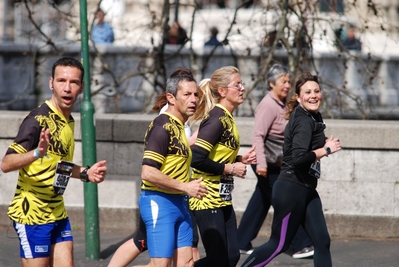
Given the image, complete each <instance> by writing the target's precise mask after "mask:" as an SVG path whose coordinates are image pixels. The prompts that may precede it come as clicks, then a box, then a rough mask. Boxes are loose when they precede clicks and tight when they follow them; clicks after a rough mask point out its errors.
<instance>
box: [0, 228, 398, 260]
mask: <svg viewBox="0 0 399 267" xmlns="http://www.w3.org/2000/svg"><path fill="white" fill-rule="evenodd" d="M73 235H74V240H75V241H74V258H75V267H106V266H107V265H108V262H109V261H110V259H111V257H112V255H113V253H114V252H115V250H116V249H117V248H118V246H119V245H120V244H122V243H123V242H124V241H125V240H127V239H129V238H131V237H132V233H131V232H129V231H127V230H101V231H100V239H101V246H100V247H101V253H100V255H101V260H98V261H92V260H87V259H86V256H85V255H86V253H85V234H84V231H82V230H74V231H73ZM267 240H268V238H267V237H263V236H261V237H258V238H257V239H256V240H255V241H254V245H255V246H256V245H259V244H262V243H264V242H266V241H267ZM200 245H201V244H200ZM200 252H201V255H204V251H203V248H202V247H200ZM331 253H332V258H333V266H335V267H369V266H370V267H396V266H399V239H383V240H365V239H354V238H348V239H334V238H333V239H332V243H331ZM246 257H247V256H246V255H241V259H240V262H239V264H238V266H240V265H241V263H242V262H243V261H244V260H245V258H246ZM148 261H149V258H148V253H147V252H145V253H143V254H141V255H140V256H139V257H138V258H137V259H136V261H134V262H133V263H132V264H131V265H133V264H146V263H148ZM17 266H21V264H20V259H19V247H18V239H17V237H16V234H15V232H14V230H13V229H12V228H10V229H7V228H4V227H0V267H17ZM268 266H286V267H293V266H295V267H298V266H301V267H305V266H306V267H310V266H313V261H312V260H311V259H300V260H298V259H293V258H292V257H291V256H290V255H288V254H281V255H279V256H278V257H277V258H275V259H274V260H273V261H272V262H271V263H270V264H269V265H268Z"/></svg>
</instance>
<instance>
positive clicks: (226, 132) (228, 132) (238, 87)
mask: <svg viewBox="0 0 399 267" xmlns="http://www.w3.org/2000/svg"><path fill="white" fill-rule="evenodd" d="M201 84H202V85H201V87H200V88H201V92H204V96H205V98H206V99H208V100H209V99H213V100H214V101H210V102H213V103H217V104H216V106H215V105H214V104H213V106H214V107H213V108H212V109H211V110H210V111H209V114H206V112H207V111H208V110H207V108H205V109H204V110H203V111H202V112H198V113H201V114H198V113H196V114H194V117H195V119H202V122H201V124H200V127H199V130H198V137H197V140H196V141H195V144H194V146H192V150H193V161H192V163H191V167H193V169H194V175H193V177H195V178H199V177H203V181H202V183H203V184H205V185H206V187H207V190H208V193H207V194H205V195H204V197H203V198H202V199H195V198H190V209H191V210H192V211H193V214H194V216H195V218H196V220H197V224H198V228H199V230H200V233H201V239H202V243H203V244H204V247H205V251H206V257H205V258H201V259H200V260H198V261H196V262H195V266H196V267H197V266H204V267H208V266H218V267H230V266H236V264H237V262H238V260H239V258H240V252H239V248H238V244H237V221H236V216H235V212H234V209H233V205H232V202H231V200H232V191H233V189H234V178H233V176H237V177H240V178H244V177H245V174H246V165H247V164H254V163H256V155H255V151H254V148H251V149H250V150H248V151H247V152H246V153H245V154H244V155H242V156H237V153H238V150H239V149H240V141H239V135H238V131H237V128H236V124H235V120H234V118H233V116H232V114H233V111H234V109H235V108H236V107H237V106H239V105H240V104H241V103H242V102H243V101H244V90H245V88H244V84H243V83H242V80H241V76H240V74H239V72H238V69H237V68H235V67H232V66H228V67H223V68H220V69H218V70H216V71H215V72H214V73H213V74H212V76H211V79H206V80H205V81H202V82H201ZM210 106H212V105H210ZM200 179H201V178H200Z"/></svg>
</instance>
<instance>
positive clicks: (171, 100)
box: [166, 93, 176, 105]
mask: <svg viewBox="0 0 399 267" xmlns="http://www.w3.org/2000/svg"><path fill="white" fill-rule="evenodd" d="M166 99H167V100H168V103H169V104H171V105H175V101H176V98H175V96H174V95H172V94H171V93H166Z"/></svg>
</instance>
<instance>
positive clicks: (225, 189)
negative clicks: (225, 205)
mask: <svg viewBox="0 0 399 267" xmlns="http://www.w3.org/2000/svg"><path fill="white" fill-rule="evenodd" d="M233 189H234V178H233V175H224V176H222V178H221V179H220V185H219V195H220V197H221V198H222V199H223V200H224V201H231V200H232V199H233V196H232V195H231V193H232V192H233Z"/></svg>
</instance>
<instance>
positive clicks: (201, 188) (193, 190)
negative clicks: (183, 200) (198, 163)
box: [185, 177, 208, 199]
mask: <svg viewBox="0 0 399 267" xmlns="http://www.w3.org/2000/svg"><path fill="white" fill-rule="evenodd" d="M202 180H203V178H202V177H201V178H199V179H193V180H191V181H190V182H188V183H186V189H185V193H186V194H187V195H188V196H189V197H195V198H198V199H202V198H203V197H204V196H205V195H206V194H207V193H208V190H207V189H206V187H205V185H203V184H201V182H202Z"/></svg>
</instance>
